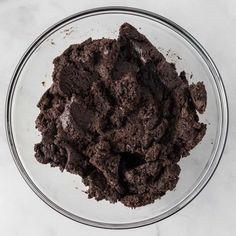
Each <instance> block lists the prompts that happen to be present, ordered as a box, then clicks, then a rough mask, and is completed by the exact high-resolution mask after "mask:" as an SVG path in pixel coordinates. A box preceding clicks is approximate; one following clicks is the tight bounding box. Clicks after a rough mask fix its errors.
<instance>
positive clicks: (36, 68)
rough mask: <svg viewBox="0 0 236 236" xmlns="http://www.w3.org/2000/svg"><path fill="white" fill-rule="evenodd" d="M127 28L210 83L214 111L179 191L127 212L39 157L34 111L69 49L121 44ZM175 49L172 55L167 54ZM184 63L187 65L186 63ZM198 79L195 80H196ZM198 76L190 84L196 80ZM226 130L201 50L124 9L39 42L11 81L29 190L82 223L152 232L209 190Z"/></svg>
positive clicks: (151, 17)
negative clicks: (99, 41)
mask: <svg viewBox="0 0 236 236" xmlns="http://www.w3.org/2000/svg"><path fill="white" fill-rule="evenodd" d="M124 22H129V23H130V24H132V25H134V26H135V27H137V29H139V31H140V32H141V33H143V34H144V35H146V36H147V38H148V39H150V41H151V42H152V43H153V44H154V45H155V46H156V47H157V48H159V50H161V51H162V52H163V53H164V54H165V55H166V57H167V59H168V60H169V61H172V62H174V63H176V67H177V70H178V71H179V72H180V71H181V70H185V71H186V72H187V75H188V76H189V79H190V82H191V81H192V82H196V81H204V84H205V86H206V89H207V94H208V105H207V110H206V112H205V114H204V115H201V120H202V121H203V122H205V123H207V125H208V128H207V133H206V136H205V137H204V139H203V140H202V142H201V143H200V144H199V145H198V146H197V147H196V148H194V150H193V151H192V152H191V155H190V156H189V157H187V158H184V159H182V160H181V161H180V166H181V169H182V171H181V174H180V179H179V182H178V184H177V187H176V190H175V191H171V192H167V194H166V195H165V196H164V197H162V198H161V199H160V200H156V201H155V203H154V204H150V205H147V206H145V207H141V208H137V209H129V208H127V207H124V206H123V205H122V204H120V203H117V204H110V203H109V202H107V201H100V202H97V201H95V200H94V199H88V198H87V195H86V194H85V193H84V190H85V187H84V185H83V184H82V182H81V178H80V177H79V176H77V175H72V174H69V173H66V172H64V173H61V172H60V171H59V169H58V168H51V167H50V166H49V165H42V164H40V163H38V162H37V161H36V160H35V158H34V149H33V147H34V144H35V143H37V142H39V141H40V139H41V137H40V134H39V133H38V131H37V130H36V129H35V119H36V117H37V115H38V113H39V110H38V108H37V107H36V104H37V102H38V101H39V99H40V97H41V96H42V94H43V93H44V92H45V91H46V89H47V88H48V87H49V86H50V85H51V82H52V78H51V75H52V71H53V64H52V61H53V59H54V58H55V57H56V56H58V55H60V54H61V53H62V52H63V51H64V50H65V49H66V48H67V47H68V46H69V45H70V44H74V43H78V42H82V41H83V40H85V39H87V38H88V37H92V38H93V39H96V38H102V37H106V38H116V37H117V35H118V29H119V26H120V25H121V24H122V23H124ZM169 49H170V50H169ZM180 57H181V58H180ZM191 74H193V77H192V76H190V75H191ZM190 77H192V78H190ZM227 128H228V108H227V99H226V95H225V90H224V87H223V83H222V80H221V77H220V75H219V73H218V71H217V68H216V66H215V65H214V63H213V61H212V60H211V58H210V57H209V55H208V54H207V53H206V51H205V50H204V49H203V47H202V46H201V45H200V44H199V43H198V42H197V41H196V40H195V39H194V38H193V37H192V36H191V35H190V34H189V33H187V32H186V31H185V30H184V29H182V28H181V27H180V26H178V25H176V24H175V23H174V22H171V21H170V20H168V19H166V18H164V17H162V16H159V15H156V14H154V13H150V12H146V11H142V10H138V9H133V8H124V7H122V8H121V7H113V8H99V9H92V10H89V11H85V12H81V13H78V14H75V15H72V16H70V17H68V18H66V19H64V20H62V21H60V22H58V23H57V24H55V25H53V26H52V27H51V28H49V29H48V30H46V31H45V32H44V33H43V34H42V35H40V36H39V37H38V38H37V39H36V40H35V41H34V42H33V44H32V45H31V46H30V47H29V49H28V50H27V51H26V53H25V54H24V56H23V57H22V59H21V60H20V62H19V64H18V65H17V67H16V70H15V72H14V75H13V77H12V80H11V83H10V86H9V91H8V95H7V102H6V130H7V136H8V141H9V146H10V149H11V152H12V154H13V158H14V160H15V163H16V165H17V167H18V169H19V171H20V173H21V174H22V176H23V178H24V179H25V180H26V182H27V183H28V184H29V186H30V187H31V189H32V190H33V191H34V192H35V193H36V194H37V195H38V196H39V197H40V198H41V199H42V200H43V201H44V202H45V203H47V204H48V205H49V206H50V207H52V208H53V209H55V210H56V211H58V212H60V213H61V214H63V215H65V216H67V217H69V218H71V219H73V220H75V221H78V222H81V223H84V224H87V225H91V226H97V227H103V228H112V229H125V228H133V227H139V226H144V225H148V224H151V223H154V222H157V221H160V220H163V219H164V218H166V217H168V216H170V215H172V214H174V213H175V212H177V211H178V210H180V209H181V208H183V207H184V206H185V205H187V204H188V203H189V202H190V201H191V200H192V199H194V198H195V197H196V196H197V195H198V193H199V192H200V191H201V190H202V189H203V187H204V186H205V185H206V184H207V182H208V181H209V179H210V178H211V176H212V175H213V173H214V171H215V169H216V167H217V165H218V163H219V160H220V158H221V155H222V152H223V149H224V145H225V141H226V136H227Z"/></svg>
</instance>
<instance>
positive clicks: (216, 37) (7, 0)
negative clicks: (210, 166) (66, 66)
mask: <svg viewBox="0 0 236 236" xmlns="http://www.w3.org/2000/svg"><path fill="white" fill-rule="evenodd" d="M68 3H70V4H69V5H68ZM108 5H126V6H133V7H139V8H142V9H146V10H151V11H154V12H156V13H159V14H161V15H163V16H166V17H168V18H170V19H171V20H173V21H175V22H176V23H178V24H179V25H181V26H182V27H184V28H185V29H186V30H188V31H189V32H190V33H191V34H192V35H193V36H195V37H196V38H197V40H199V41H200V42H201V44H202V45H203V46H204V47H205V48H206V50H207V51H208V52H209V54H210V55H211V56H212V58H213V60H214V61H215V63H216V65H217V66H218V69H219V71H220V73H221V75H222V78H223V81H224V83H225V87H226V91H227V94H228V99H229V108H230V130H229V136H228V142H227V145H226V149H225V152H224V155H223V158H222V161H221V163H220V165H219V167H218V169H217V171H216V173H215V175H214V176H213V178H212V179H211V181H210V183H209V184H208V185H207V187H206V188H205V189H204V190H203V191H202V192H201V193H200V195H199V196H198V197H197V198H196V199H195V200H194V201H193V202H192V203H190V204H189V205H188V206H187V207H185V208H184V209H183V210H181V211H180V212H178V213H177V214H175V215H174V216H172V217H170V218H168V219H166V220H164V221H162V222H160V223H158V224H156V225H152V226H149V227H144V228H140V229H134V230H129V231H122V232H120V231H111V230H102V229H96V228H92V227H88V226H84V225H81V224H79V223H76V222H73V221H72V220H69V219H67V218H65V217H63V216H61V215H60V214H58V213H56V212H55V211H53V210H52V209H50V208H49V207H48V206H47V205H45V204H44V203H43V202H42V201H41V200H40V199H39V198H38V197H37V196H36V195H35V194H34V193H33V192H32V191H31V190H30V188H29V187H28V186H27V184H26V183H25V182H24V180H23V179H22V177H21V176H20V174H19V172H18V170H17V168H16V166H15V164H14V162H13V160H12V157H11V154H10V152H9V149H8V146H7V141H6V136H5V130H4V102H5V96H6V91H7V87H8V84H9V81H10V77H11V75H12V73H13V70H14V68H15V66H16V64H17V62H18V60H19V59H20V57H21V55H22V54H23V52H24V51H25V49H26V48H27V47H28V45H29V44H30V43H31V42H32V41H33V40H34V39H35V38H36V37H37V36H38V35H39V34H40V33H41V32H42V31H43V30H44V29H46V28H47V27H49V26H50V25H51V24H53V23H55V22H57V21H58V20H60V19H62V18H64V17H66V16H68V15H70V14H73V13H75V12H78V11H81V10H85V9H88V8H93V7H97V6H108ZM235 24H236V1H235V0H227V1H224V0H207V1H206V0H198V1H195V0H178V1H175V0H165V1H164V0H160V1H156V0H146V1H140V0H136V1H135V0H133V1H132V0H126V1H125V0H119V1H118V0H117V1H114V0H112V1H111V0H110V1H109V0H107V1H105V0H102V1H92V0H86V1H85V0H80V1H78V0H73V1H63V0H59V1H58V0H48V1H37V0H19V1H16V0H0V52H1V54H0V55H1V56H0V235H2V236H14V235H18V236H21V235H24V236H27V235H34V236H41V235H44V236H55V235H59V236H62V235H67V234H69V235H73V234H77V235H81V236H87V235H94V234H97V235H120V234H121V233H122V234H123V235H143V234H147V235H162V236H169V235H181V236H185V235H186V236H189V235H191V236H195V235H196V236H197V235H201V236H211V235H212V236H213V235H214V236H221V235H229V236H233V235H235V219H236V213H235V211H236V158H235V156H236V146H235V145H234V143H235V140H236V123H235V120H236V109H235V108H236V93H235V90H236V79H235V70H234V69H235V62H236V43H235V37H236V27H235Z"/></svg>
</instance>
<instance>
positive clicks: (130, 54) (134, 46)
mask: <svg viewBox="0 0 236 236" xmlns="http://www.w3.org/2000/svg"><path fill="white" fill-rule="evenodd" d="M53 63H54V72H53V84H52V86H51V87H50V88H49V89H48V90H47V91H46V92H45V94H44V95H43V96H42V98H41V100H40V101H39V103H38V107H39V108H40V114H39V116H38V118H37V120H36V127H37V128H38V130H39V131H40V132H41V134H42V141H41V142H40V143H39V144H36V145H35V157H36V159H37V160H38V161H39V162H41V163H43V164H47V163H50V164H51V166H58V167H59V168H60V169H61V170H64V169H66V170H67V171H69V172H71V173H73V174H78V175H80V176H81V177H82V178H83V182H84V184H85V185H87V186H88V190H87V193H88V197H89V198H93V197H94V198H95V199H96V200H102V199H106V200H109V201H110V202H117V201H121V202H122V203H123V204H124V205H125V206H128V207H139V206H143V205H146V204H149V203H152V202H154V200H156V199H158V198H160V197H161V196H163V195H164V194H165V193H166V192H167V191H168V190H173V189H174V188H175V186H176V184H177V182H178V178H179V177H178V176H179V173H180V167H179V165H178V164H177V163H178V161H179V160H180V158H181V157H183V156H187V155H189V151H190V150H191V149H192V148H194V147H195V146H196V145H197V144H198V143H199V142H200V141H201V140H202V138H203V136H204V135H205V132H206V125H205V124H203V123H200V122H199V118H198V114H197V112H196V110H197V111H199V112H200V113H203V112H204V110H205V108H206V90H205V86H204V84H203V83H202V82H198V83H197V84H196V85H195V84H191V85H189V84H188V81H187V79H186V77H185V73H184V72H181V74H180V75H178V74H177V72H176V69H175V66H174V65H173V64H171V63H168V62H167V61H166V59H165V58H164V56H163V55H162V54H161V53H160V52H159V51H158V50H157V49H156V48H155V47H154V46H153V45H152V44H151V43H150V42H149V41H148V40H147V38H146V37H145V36H144V35H142V34H140V33H139V32H138V31H137V30H136V29H135V28H134V27H133V26H131V25H129V24H127V23H125V24H123V25H122V26H121V27H120V33H119V37H118V39H117V40H116V39H104V38H103V39H99V40H92V39H88V40H86V41H85V42H83V43H81V44H75V45H71V46H70V47H69V48H68V49H67V50H66V51H65V52H64V53H63V54H62V55H61V56H59V57H57V58H55V60H54V62H53Z"/></svg>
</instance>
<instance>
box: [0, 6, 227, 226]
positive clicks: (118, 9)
mask: <svg viewBox="0 0 236 236" xmlns="http://www.w3.org/2000/svg"><path fill="white" fill-rule="evenodd" d="M109 13H117V14H119V13H122V14H131V15H136V16H140V17H144V18H148V19H150V20H153V21H155V22H158V23H162V24H163V25H165V26H167V27H168V28H170V29H172V30H174V31H175V32H176V33H177V34H179V35H180V36H181V37H183V38H184V39H185V40H187V41H188V43H190V44H191V46H193V47H194V49H196V50H197V52H198V53H199V54H200V56H201V57H202V59H203V60H204V62H205V63H206V64H207V66H208V68H209V69H210V71H211V73H212V75H213V78H214V80H215V83H216V85H217V89H218V93H219V97H220V104H221V109H222V128H221V135H220V140H219V145H218V147H217V150H216V155H215V156H214V158H213V161H212V163H211V165H210V167H209V168H208V170H207V171H206V173H205V174H204V176H203V177H202V178H201V180H200V181H199V183H198V185H197V186H195V188H194V189H193V190H192V191H191V192H190V193H189V194H188V195H187V196H186V197H185V198H183V199H182V200H181V201H180V202H179V203H178V205H175V206H173V207H172V208H170V209H169V210H168V211H166V212H165V213H162V214H161V215H159V216H155V217H152V218H149V219H146V220H141V221H138V222H132V223H121V224H120V223H104V222H96V221H93V220H89V219H86V218H82V217H80V216H77V215H75V214H72V213H70V212H68V211H66V210H64V209H63V208H61V207H60V206H58V205H56V204H55V203H54V202H53V201H51V200H50V199H48V198H47V196H46V195H45V194H44V193H43V192H42V191H41V190H39V188H38V187H37V186H36V185H35V183H34V182H33V181H32V180H31V178H30V177H29V175H28V174H27V171H26V170H25V169H24V166H23V164H22V163H21V160H20V157H19V155H18V153H17V148H16V146H15V143H14V137H13V132H12V125H11V117H12V115H11V108H12V100H13V97H14V90H15V87H16V84H17V81H18V79H19V76H20V74H21V71H22V69H23V68H24V66H25V64H26V62H27V60H28V59H29V58H30V56H31V55H32V53H33V52H34V51H35V50H36V49H37V47H38V46H39V45H40V44H41V43H42V42H43V41H44V40H45V37H48V36H49V35H51V34H52V33H54V32H55V31H57V30H58V29H60V27H61V26H64V25H65V24H66V23H70V22H71V21H74V20H80V19H81V18H82V19H83V18H85V17H90V16H93V15H102V14H109ZM228 126H229V109H228V101H227V95H226V91H225V87H224V84H223V81H222V78H221V76H220V73H219V71H218V69H217V67H216V65H215V64H214V62H213V60H212V59H211V57H210V56H209V54H208V53H207V52H206V50H205V49H204V48H203V46H202V45H201V44H200V43H199V42H198V41H197V40H196V39H195V38H194V37H193V36H192V35H191V34H189V33H188V32H187V31H186V30H185V29H183V28H182V27H181V26H179V25H177V24H176V23H174V22H173V21H171V20H169V19H167V18H165V17H163V16H161V15H158V14H156V13H153V12H150V11H146V10H142V9H138V8H133V7H123V6H112V7H111V6H108V7H98V8H93V9H89V10H85V11H81V12H78V13H75V14H73V15H70V16H68V17H66V18H64V19H62V20H61V21H59V22H57V23H55V24H54V25H52V26H51V27H49V28H48V29H46V30H45V31H44V32H43V33H42V34H41V35H40V36H39V37H38V38H36V40H35V41H34V42H33V43H32V44H31V45H30V46H29V47H28V49H27V50H26V52H25V53H24V54H23V56H22V57H21V59H20V61H19V62H18V64H17V66H16V68H15V70H14V72H13V75H12V78H11V81H10V84H9V87H8V91H7V96H6V102H5V131H6V136H7V141H8V145H9V148H10V151H11V154H12V157H13V160H14V162H15V164H16V166H17V168H18V170H19V172H20V174H21V176H22V177H23V179H24V180H25V181H26V183H27V184H28V185H29V187H30V188H31V189H32V190H33V192H34V193H35V194H36V195H37V196H38V197H39V198H40V199H41V200H42V201H43V202H45V203H46V204H47V205H48V206H50V207H51V208H52V209H54V210H55V211H57V212H58V213H60V214H62V215H64V216H66V217H67V218H69V219H72V220H74V221H76V222H79V223H82V224H85V225H89V226H93V227H98V228H104V229H131V228H137V227H142V226H147V225H150V224H153V223H156V222H159V221H161V220H164V219H166V218H167V217H170V216H171V215H173V214H175V213H177V212H178V211H179V210H181V209H182V208H184V207H185V206H186V205H188V204H189V203H190V202H191V201H192V200H193V199H195V198H196V196H197V195H198V194H199V193H200V192H201V191H202V190H203V188H204V187H205V186H206V185H207V183H208V182H209V180H210V179H211V177H212V176H213V174H214V172H215V170H216V168H217V166H218V164H219V162H220V159H221V157H222V154H223V152H224V148H225V144H226V141H227V135H228ZM216 157H217V158H216Z"/></svg>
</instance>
